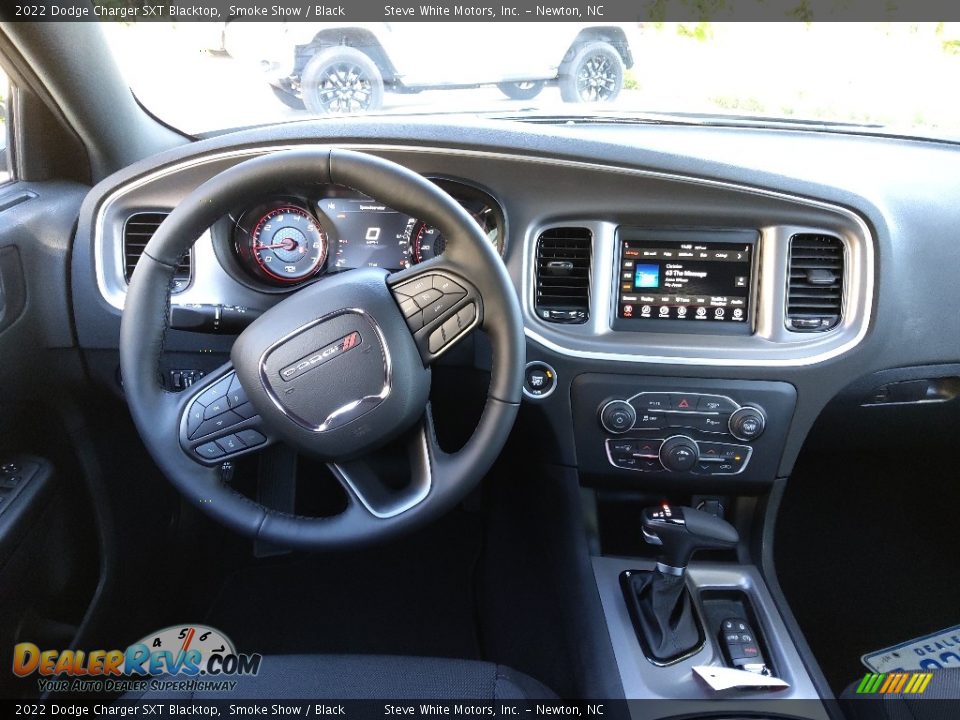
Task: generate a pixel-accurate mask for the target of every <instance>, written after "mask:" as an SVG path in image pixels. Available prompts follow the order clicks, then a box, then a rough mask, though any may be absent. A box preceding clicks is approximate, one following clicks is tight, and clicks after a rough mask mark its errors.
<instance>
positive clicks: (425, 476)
mask: <svg viewBox="0 0 960 720" xmlns="http://www.w3.org/2000/svg"><path fill="white" fill-rule="evenodd" d="M443 454H444V453H443V451H442V450H441V449H440V447H439V446H438V445H437V442H436V438H435V434H434V431H433V418H432V415H431V413H430V407H429V405H428V406H427V411H426V414H425V415H424V418H423V420H421V421H420V422H419V423H417V425H416V426H415V427H414V428H412V429H411V430H409V431H408V432H407V433H405V434H404V435H403V436H402V437H400V438H399V439H397V440H396V441H394V442H393V443H390V444H389V445H387V446H386V447H384V448H381V449H380V450H378V451H376V452H372V453H368V454H367V455H366V456H364V457H363V458H360V459H357V460H351V461H348V462H338V463H330V464H329V465H328V467H329V468H330V471H331V472H332V473H333V474H334V476H335V477H336V478H337V479H338V480H339V481H340V483H341V484H342V485H343V487H344V489H345V490H346V491H347V493H348V494H349V495H350V496H351V498H353V499H355V500H356V501H358V502H359V503H360V505H361V506H362V507H364V508H365V509H366V510H367V511H368V512H369V513H370V514H371V515H373V516H374V517H376V518H380V519H387V518H392V517H396V516H397V515H400V514H401V513H404V512H406V511H407V510H410V509H412V508H414V507H416V506H417V505H419V504H420V503H421V502H423V501H424V500H425V499H426V498H427V496H428V495H429V494H430V489H431V487H432V485H433V477H434V468H435V466H436V463H437V460H438V459H439V458H440V457H442V456H443Z"/></svg>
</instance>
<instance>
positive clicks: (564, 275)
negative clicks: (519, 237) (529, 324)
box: [535, 227, 593, 323]
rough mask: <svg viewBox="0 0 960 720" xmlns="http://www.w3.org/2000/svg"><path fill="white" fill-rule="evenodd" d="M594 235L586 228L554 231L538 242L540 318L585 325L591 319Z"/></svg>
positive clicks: (537, 310) (541, 236) (537, 309)
mask: <svg viewBox="0 0 960 720" xmlns="http://www.w3.org/2000/svg"><path fill="white" fill-rule="evenodd" d="M592 241H593V234H592V233H591V232H590V231H589V230H588V229H587V228H582V227H564V228H551V229H549V230H545V231H544V232H543V233H542V234H541V235H540V237H539V238H538V239H537V258H536V273H537V278H536V280H537V295H536V301H535V309H536V313H537V316H538V317H539V318H540V319H541V320H546V321H547V322H560V323H584V322H586V321H587V318H589V317H590V255H591V244H592Z"/></svg>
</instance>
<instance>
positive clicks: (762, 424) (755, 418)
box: [729, 407, 767, 441]
mask: <svg viewBox="0 0 960 720" xmlns="http://www.w3.org/2000/svg"><path fill="white" fill-rule="evenodd" d="M766 424H767V419H766V417H764V414H763V413H762V412H761V411H760V410H759V409H758V408H754V407H742V408H740V409H739V410H737V411H736V412H735V413H733V415H731V416H730V422H729V428H730V434H731V435H733V436H734V437H735V438H736V439H737V440H746V441H750V440H756V439H757V438H758V437H760V436H761V435H762V434H763V431H764V428H766Z"/></svg>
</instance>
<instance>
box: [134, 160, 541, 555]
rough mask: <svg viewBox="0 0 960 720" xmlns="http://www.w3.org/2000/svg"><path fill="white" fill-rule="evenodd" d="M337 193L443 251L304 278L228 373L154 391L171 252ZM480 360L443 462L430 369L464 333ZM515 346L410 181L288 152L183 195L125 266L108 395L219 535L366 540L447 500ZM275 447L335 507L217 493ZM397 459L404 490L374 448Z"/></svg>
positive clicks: (509, 383)
mask: <svg viewBox="0 0 960 720" xmlns="http://www.w3.org/2000/svg"><path fill="white" fill-rule="evenodd" d="M327 184H337V185H345V186H348V187H351V188H353V189H355V190H357V191H359V192H361V193H363V194H365V195H368V196H370V197H373V198H376V199H377V200H378V201H380V202H382V203H384V204H386V205H387V206H389V207H392V208H394V209H396V210H399V211H402V212H405V213H409V214H410V215H412V216H415V217H418V218H422V219H423V220H425V221H426V222H428V223H429V224H431V225H433V226H434V227H437V228H438V229H439V230H440V231H441V232H442V233H443V236H444V238H446V249H445V251H444V253H443V255H441V256H438V257H436V258H433V259H431V260H429V261H427V262H424V263H421V264H419V265H416V266H414V267H411V268H409V269H406V270H403V271H401V272H396V273H388V272H387V271H385V270H383V269H379V268H363V269H356V270H349V271H346V272H340V273H336V274H331V275H329V276H327V277H324V278H323V279H321V280H319V281H317V282H314V283H312V284H310V285H307V286H306V287H304V288H302V289H301V290H299V291H297V292H296V293H294V294H293V295H291V296H290V297H288V298H286V299H284V300H283V301H281V302H280V303H278V304H277V305H275V306H274V307H273V308H271V309H270V310H268V311H267V312H265V313H264V314H263V315H261V316H260V317H259V318H257V319H256V320H255V321H254V322H253V323H252V324H251V325H250V326H248V327H247V328H246V329H245V330H244V331H243V332H242V333H241V334H240V336H239V337H238V338H237V340H236V342H235V343H234V345H233V348H232V350H231V353H230V362H228V363H226V364H225V365H223V366H221V367H220V368H218V369H217V370H215V371H214V372H212V373H210V374H208V375H206V376H205V377H204V378H203V380H202V381H200V382H199V383H197V384H194V385H193V386H191V387H190V388H189V389H188V390H187V391H182V392H178V393H172V392H168V391H167V390H165V389H164V387H163V385H162V383H161V382H160V372H159V362H160V357H161V355H162V353H163V342H164V336H165V333H166V329H167V323H168V318H169V305H170V286H171V283H172V280H173V275H174V270H175V268H176V266H177V262H178V260H179V259H180V257H181V256H182V255H183V254H184V253H185V252H186V251H187V250H188V249H189V248H190V246H191V245H192V244H193V243H194V242H195V239H196V238H198V237H200V235H201V234H202V233H203V232H204V231H205V230H206V229H207V228H209V227H210V226H211V225H212V224H213V223H214V222H216V221H217V220H218V219H220V218H221V217H223V216H224V215H226V214H227V213H228V212H230V211H231V210H232V209H234V208H236V207H237V206H238V205H241V204H243V203H244V202H249V201H251V200H253V199H255V198H258V197H262V196H263V195H264V194H267V193H271V192H277V193H282V192H284V191H289V189H290V188H291V187H298V188H304V187H310V186H321V185H327ZM477 327H483V329H484V330H485V331H486V332H487V333H488V334H489V337H490V343H491V345H492V348H493V364H492V371H491V377H490V386H489V389H488V395H487V399H486V403H485V405H484V409H483V412H482V414H481V417H480V420H479V421H478V423H477V426H476V428H475V429H474V432H473V434H472V436H471V437H470V439H469V440H468V441H467V442H466V444H465V445H464V446H463V447H462V448H461V449H460V450H458V451H457V452H454V453H449V454H448V453H446V452H444V451H443V450H441V448H440V447H439V444H438V442H437V439H436V434H435V432H434V420H433V417H432V414H431V412H430V405H429V397H428V396H429V391H430V375H431V373H430V365H431V363H432V362H433V361H434V360H435V359H436V358H437V357H439V356H440V355H441V354H443V353H444V352H446V351H447V350H448V349H449V348H450V347H452V346H453V345H455V344H456V343H458V342H460V341H461V340H462V339H463V338H464V337H466V336H467V335H468V334H469V333H470V332H471V331H472V330H473V329H475V328H477ZM524 348H525V341H524V335H523V321H522V319H521V314H520V307H519V303H518V301H517V296H516V292H515V290H514V287H513V283H512V282H511V280H510V277H509V276H508V274H507V272H506V268H505V266H504V265H503V263H502V261H501V260H500V258H499V257H498V256H497V253H496V251H495V250H494V248H492V247H491V245H490V243H489V242H488V241H487V239H486V238H485V237H484V236H483V234H482V231H481V230H480V228H479V227H478V226H477V224H476V222H475V221H474V220H473V219H472V218H471V217H470V215H469V214H468V213H467V212H466V211H465V210H464V209H463V208H462V207H461V206H460V205H459V204H458V203H457V202H456V201H455V200H453V198H451V197H450V196H449V195H447V194H446V193H445V192H443V191H442V190H440V189H439V188H438V187H437V186H436V185H434V184H433V183H431V182H429V181H428V180H426V179H424V178H423V177H421V176H420V175H417V174H416V173H414V172H412V171H410V170H407V169H406V168H404V167H402V166H400V165H397V164H396V163H393V162H390V161H388V160H384V159H382V158H379V157H375V156H372V155H367V154H363V153H358V152H352V151H348V150H338V149H333V150H330V149H317V148H307V149H295V150H284V151H278V152H274V153H271V154H268V155H263V156H260V157H257V158H255V159H252V160H247V161H244V162H242V163H239V164H237V165H235V166H233V167H231V168H230V169H228V170H225V171H224V172H222V173H220V174H219V175H216V176H214V177H213V178H211V179H210V180H208V181H207V182H205V183H204V184H203V185H201V186H200V187H198V188H197V189H196V190H195V191H194V192H193V193H191V194H190V195H189V196H188V197H187V198H185V199H184V200H183V201H182V202H181V203H180V204H179V205H177V207H176V208H175V209H174V210H173V212H171V213H170V215H169V216H168V217H167V218H166V219H165V220H164V221H163V223H162V224H161V225H160V227H159V229H158V230H157V232H156V234H155V235H154V236H153V238H152V239H151V240H150V242H149V243H148V244H147V247H146V249H145V250H144V253H143V255H142V256H141V258H140V261H139V262H138V263H137V266H136V269H135V271H134V273H133V277H132V278H131V280H130V286H129V288H128V291H127V298H126V304H125V307H124V310H123V318H122V322H121V327H120V366H121V372H122V377H123V385H124V392H125V394H126V398H127V403H128V404H129V407H130V411H131V414H132V415H133V419H134V422H135V423H136V426H137V429H138V431H139V432H140V435H141V437H142V438H143V441H144V443H145V445H146V447H147V449H148V451H149V452H150V454H151V456H152V457H153V459H154V460H155V461H156V463H157V465H158V466H159V468H160V469H161V470H162V472H163V473H164V475H165V476H166V477H167V478H168V479H169V480H170V482H171V483H173V485H174V486H175V487H176V489H177V490H178V491H179V492H180V493H182V494H183V496H184V497H185V498H186V499H187V500H189V501H190V502H192V503H193V504H194V505H196V506H197V507H198V508H200V509H201V510H202V511H203V512H205V513H207V514H208V515H210V516H211V517H212V518H214V519H215V520H217V521H219V522H220V523H222V524H224V525H226V526H227V527H229V528H231V529H233V530H235V531H236V532H239V533H242V534H243V535H247V536H250V537H253V538H257V539H261V540H265V541H268V542H271V543H274V544H277V545H283V546H286V547H292V548H302V549H324V548H332V547H342V546H350V545H356V544H361V543H370V542H373V541H380V540H384V539H387V538H389V537H391V536H394V535H396V534H398V533H401V532H404V531H407V530H410V529H412V528H414V527H416V526H419V525H420V524H423V523H425V522H427V521H429V520H431V519H433V518H436V517H437V516H439V515H441V514H442V513H444V512H445V511H447V510H448V509H449V508H451V507H452V506H453V505H455V504H456V503H457V502H459V501H460V500H462V499H463V498H464V497H465V495H466V494H467V493H468V492H469V490H470V489H471V488H472V487H473V486H474V485H475V484H476V483H477V482H478V481H479V479H480V478H481V477H482V476H483V475H484V474H485V473H486V472H487V470H489V469H490V467H491V465H492V464H493V462H494V460H495V459H496V458H497V456H498V455H499V453H500V450H501V449H502V448H503V445H504V443H505V442H506V440H507V436H508V435H509V433H510V429H511V428H512V426H513V422H514V420H515V418H516V414H517V410H518V407H519V403H520V399H521V386H522V381H523V367H524ZM275 442H283V443H286V444H287V445H289V446H292V447H293V448H294V449H296V450H297V451H298V452H303V453H308V454H311V455H313V456H316V457H318V458H320V459H322V460H323V461H325V462H327V463H328V466H329V467H330V468H331V470H332V471H333V474H334V476H335V477H336V478H337V479H338V480H339V481H340V483H341V485H342V486H343V487H344V489H345V490H346V492H347V496H348V502H347V504H346V509H345V510H344V511H343V512H341V513H340V514H338V515H335V516H332V517H307V516H301V515H295V514H290V513H287V512H281V511H278V510H274V509H271V508H268V507H266V506H264V505H262V504H260V503H258V502H255V501H253V500H251V499H249V498H247V497H246V496H244V495H242V494H240V493H239V492H237V491H236V490H234V489H233V488H232V487H230V485H229V484H227V483H226V482H224V480H223V476H222V473H221V471H220V467H221V465H222V463H224V462H228V461H231V460H233V459H234V458H237V457H240V456H242V455H246V454H249V453H255V452H258V451H260V450H262V449H264V448H266V447H268V446H270V445H271V444H272V443H275ZM388 444H389V445H390V447H391V448H397V447H400V448H402V449H404V450H405V452H404V453H403V456H404V457H405V462H404V463H400V464H401V465H406V467H405V468H404V470H405V472H404V473H403V475H404V480H403V482H399V481H398V480H397V477H396V473H395V472H393V470H395V469H396V465H397V463H396V462H395V461H394V460H390V459H387V458H386V456H385V453H386V450H385V446H387V445H388Z"/></svg>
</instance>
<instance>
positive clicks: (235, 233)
mask: <svg viewBox="0 0 960 720" xmlns="http://www.w3.org/2000/svg"><path fill="white" fill-rule="evenodd" d="M434 182H435V183H436V184H437V185H438V186H440V187H441V188H443V189H444V190H446V191H447V192H449V193H450V194H451V195H452V196H453V197H454V198H455V199H456V200H457V202H459V203H460V204H461V205H462V206H463V207H464V208H465V209H466V210H467V211H468V212H469V213H470V214H471V216H472V217H473V218H474V219H475V220H476V221H477V224H478V225H480V227H481V229H482V230H483V232H484V234H485V235H486V236H487V238H488V239H489V240H490V243H491V244H492V245H493V246H494V247H495V248H496V249H497V252H498V253H502V251H503V236H504V216H503V211H502V210H501V209H500V206H499V204H498V203H497V202H496V201H495V200H494V199H493V198H492V197H491V196H490V195H489V194H487V193H486V192H484V191H482V190H479V189H477V188H474V187H472V186H469V185H464V184H462V183H459V182H453V181H448V180H434ZM230 225H231V227H230V240H229V245H230V247H229V254H230V256H231V258H230V259H231V260H232V262H229V263H228V265H229V266H231V267H235V268H239V270H240V272H241V273H242V275H243V278H242V279H245V280H247V281H252V283H254V284H255V286H256V287H258V288H263V289H267V288H270V289H274V290H277V289H283V288H291V287H295V286H299V285H301V284H303V283H305V282H308V281H310V280H312V279H314V278H316V277H318V276H320V275H323V274H325V273H333V272H340V271H344V270H351V269H354V268H359V267H382V268H384V269H386V270H390V271H396V270H401V269H404V268H408V267H410V266H412V265H416V264H418V263H421V262H425V261H426V260H429V259H430V258H433V257H436V256H438V255H441V254H442V253H443V250H444V247H445V244H446V243H445V240H444V237H443V235H442V234H441V233H440V232H439V230H437V228H434V227H432V226H430V225H428V224H427V223H425V222H424V221H423V220H420V219H418V218H416V217H413V216H410V215H408V214H406V213H401V212H398V211H396V210H394V209H392V208H390V207H388V206H386V205H384V204H383V203H380V202H379V201H377V200H373V199H371V198H369V197H366V196H365V195H361V194H360V193H358V192H356V191H355V190H351V189H349V188H345V187H340V186H328V187H326V188H324V189H323V190H322V191H321V192H320V193H318V194H317V195H314V196H313V197H309V198H308V197H304V196H297V195H290V196H282V197H280V196H278V197H271V198H269V199H266V200H264V201H262V202H260V203H258V204H257V205H254V206H252V207H248V208H245V209H243V210H242V211H240V212H239V213H237V214H236V215H235V216H231V217H230Z"/></svg>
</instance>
